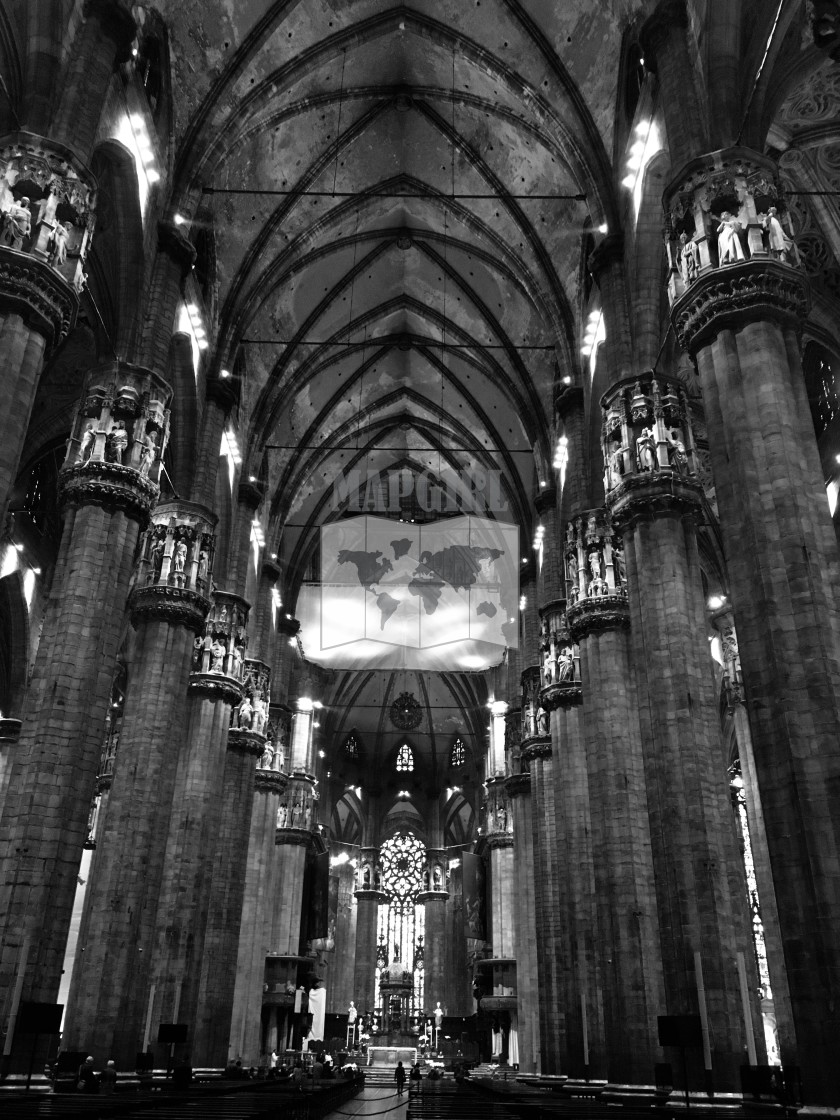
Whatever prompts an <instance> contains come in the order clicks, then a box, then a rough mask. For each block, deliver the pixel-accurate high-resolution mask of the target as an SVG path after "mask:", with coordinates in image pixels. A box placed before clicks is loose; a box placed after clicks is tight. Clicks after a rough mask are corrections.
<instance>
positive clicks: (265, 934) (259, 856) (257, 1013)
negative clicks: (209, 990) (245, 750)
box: [230, 753, 286, 1066]
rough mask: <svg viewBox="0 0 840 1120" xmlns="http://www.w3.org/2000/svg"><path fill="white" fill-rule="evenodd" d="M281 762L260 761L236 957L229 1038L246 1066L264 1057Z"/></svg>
mask: <svg viewBox="0 0 840 1120" xmlns="http://www.w3.org/2000/svg"><path fill="white" fill-rule="evenodd" d="M266 762H268V763H269V765H268V766H266V765H265V763H266ZM278 762H279V755H278V754H277V753H275V754H274V755H273V756H272V757H271V759H269V758H268V757H267V756H266V755H265V754H263V756H262V757H261V758H260V759H259V760H258V763H257V769H256V779H255V789H254V806H253V809H252V812H251V832H250V837H249V840H248V862H247V866H246V869H245V893H244V897H243V900H242V924H241V928H240V934H239V951H238V956H237V960H236V989H235V992H234V1000H233V1015H232V1020H231V1037H230V1042H231V1049H232V1050H233V1051H235V1053H236V1055H237V1056H238V1057H241V1058H242V1064H243V1065H248V1066H251V1065H258V1064H259V1059H260V1057H261V1050H260V1044H261V1037H260V1035H261V1031H260V1017H261V1008H262V1007H263V1004H264V993H263V984H264V982H265V980H264V977H265V972H266V956H267V955H268V953H269V951H270V950H271V913H272V911H271V906H270V904H269V903H270V900H272V899H274V898H275V897H276V894H277V885H276V884H277V870H278V865H277V859H276V855H275V833H276V831H277V808H278V806H279V803H280V797H281V794H282V793H283V791H284V790H285V788H286V775H285V774H283V773H282V772H281V770H280V769H279V768H278ZM265 994H267V995H268V996H269V998H270V999H272V1000H273V999H275V998H277V997H280V996H285V994H286V993H285V988H284V990H283V991H282V992H276V993H275V992H269V993H265Z"/></svg>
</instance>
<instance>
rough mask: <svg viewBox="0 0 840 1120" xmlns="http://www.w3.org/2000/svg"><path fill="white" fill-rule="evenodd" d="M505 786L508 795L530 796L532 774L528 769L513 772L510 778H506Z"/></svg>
mask: <svg viewBox="0 0 840 1120" xmlns="http://www.w3.org/2000/svg"><path fill="white" fill-rule="evenodd" d="M505 787H506V788H507V793H508V797H511V798H513V797H528V796H529V795H530V793H531V775H530V774H529V773H528V772H527V771H526V772H524V773H522V774H511V775H510V777H509V778H505Z"/></svg>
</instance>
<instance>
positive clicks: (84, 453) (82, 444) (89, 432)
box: [76, 424, 96, 463]
mask: <svg viewBox="0 0 840 1120" xmlns="http://www.w3.org/2000/svg"><path fill="white" fill-rule="evenodd" d="M95 438H96V436H95V433H94V430H93V424H88V426H87V427H86V428H85V430H84V431H83V432H82V438H81V439H80V440H79V454H78V455H77V456H76V462H77V463H86V462H87V461H88V459H89V458H90V456H91V452H92V451H93V441H94V439H95Z"/></svg>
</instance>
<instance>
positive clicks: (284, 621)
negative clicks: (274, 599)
mask: <svg viewBox="0 0 840 1120" xmlns="http://www.w3.org/2000/svg"><path fill="white" fill-rule="evenodd" d="M299 630H300V622H298V620H297V619H296V618H289V617H288V616H287V615H285V614H281V615H280V616H279V618H278V619H277V632H278V634H285V635H286V637H288V638H294V636H295V635H296V634H297V633H298V632H299Z"/></svg>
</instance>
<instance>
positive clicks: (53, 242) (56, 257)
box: [47, 222, 73, 268]
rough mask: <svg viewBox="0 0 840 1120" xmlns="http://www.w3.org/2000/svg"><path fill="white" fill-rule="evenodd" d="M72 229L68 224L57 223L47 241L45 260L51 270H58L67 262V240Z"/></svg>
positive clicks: (70, 224)
mask: <svg viewBox="0 0 840 1120" xmlns="http://www.w3.org/2000/svg"><path fill="white" fill-rule="evenodd" d="M72 228H73V226H72V223H70V222H57V223H56V227H55V229H54V230H53V231H52V233H51V234H50V236H49V240H48V241H47V259H48V260H49V262H50V264H51V265H52V266H53V268H60V267H61V266H62V265H63V264H64V263H65V261H66V260H67V239H68V237H69V236H70V230H71V229H72Z"/></svg>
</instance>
